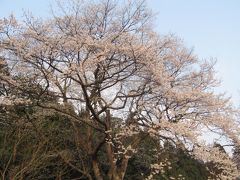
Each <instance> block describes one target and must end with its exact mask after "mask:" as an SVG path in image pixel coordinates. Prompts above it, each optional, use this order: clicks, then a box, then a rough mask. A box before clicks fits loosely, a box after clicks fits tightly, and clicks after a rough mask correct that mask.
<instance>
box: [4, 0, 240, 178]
mask: <svg viewBox="0 0 240 180" xmlns="http://www.w3.org/2000/svg"><path fill="white" fill-rule="evenodd" d="M58 5H59V6H58V7H59V9H58V10H57V11H54V13H53V16H52V18H51V19H47V20H42V19H39V18H36V17H33V16H31V15H29V16H27V17H26V19H25V21H24V22H18V21H17V20H16V19H15V18H14V17H13V16H11V17H9V18H6V19H2V20H0V56H1V63H2V62H3V60H4V61H5V62H8V65H9V69H10V70H11V71H10V73H11V74H12V75H14V76H15V77H21V78H22V79H24V80H22V81H21V82H19V81H18V79H16V78H15V79H14V78H12V79H11V78H9V76H8V77H6V76H5V78H2V77H1V82H2V83H5V84H8V86H14V87H15V88H16V89H17V90H18V91H20V92H23V93H28V94H29V95H34V96H35V97H36V98H35V100H34V101H33V102H31V103H33V104H35V105H36V106H38V107H41V108H43V109H45V110H46V111H49V110H51V111H56V112H58V113H61V114H63V115H64V116H68V118H69V120H70V121H72V123H74V124H78V125H79V124H84V126H86V127H87V130H86V133H85V137H86V138H85V139H84V140H82V139H81V137H79V144H80V147H81V148H82V149H84V151H85V152H86V155H87V156H89V157H91V166H92V169H93V172H94V177H95V178H96V179H98V180H101V179H103V177H104V176H105V175H104V173H105V172H103V170H102V169H101V162H100V161H99V152H100V151H101V150H103V151H104V152H105V153H106V156H107V162H108V164H109V168H108V170H107V172H106V176H107V177H108V178H109V179H116V180H118V179H123V178H124V174H125V172H126V169H127V165H128V160H129V158H131V156H132V155H133V154H134V153H138V147H139V144H141V141H142V140H143V139H144V137H147V136H152V137H154V138H157V139H158V140H159V142H161V143H162V144H164V143H165V142H171V143H173V144H174V145H175V146H176V147H180V148H182V149H184V150H186V151H188V152H189V153H190V154H191V155H192V156H193V157H195V158H199V159H201V160H203V161H204V162H208V161H215V162H221V163H220V164H221V166H223V168H224V169H225V170H224V171H223V174H222V177H235V176H237V174H235V172H234V168H235V165H234V163H233V162H232V161H231V160H230V159H228V158H224V157H225V155H222V154H221V152H219V151H218V149H214V148H210V147H212V146H209V145H207V144H206V143H204V142H203V141H202V140H201V139H202V138H201V137H202V136H203V135H204V134H203V132H205V131H203V130H209V131H212V132H213V133H218V134H220V135H221V136H222V137H225V138H227V139H228V141H229V142H235V143H238V142H239V134H238V130H239V124H238V123H237V122H236V121H235V119H234V118H235V116H234V114H235V110H234V109H233V108H232V107H231V104H230V103H229V99H227V98H225V97H224V94H216V93H214V87H216V86H217V85H218V84H219V82H218V81H217V80H216V79H215V77H214V69H213V66H214V63H213V62H209V61H203V60H200V59H199V58H198V57H197V56H195V55H194V54H193V53H192V51H191V50H189V49H187V48H186V47H184V44H183V42H182V41H181V39H179V38H177V37H175V36H173V35H166V36H162V35H159V34H158V33H156V32H155V31H153V28H152V13H151V11H150V10H148V8H147V7H146V4H145V2H144V1H131V0H130V1H127V3H125V4H123V3H122V2H120V1H119V2H118V1H111V0H102V1H100V2H89V1H84V0H79V1H71V3H70V4H67V5H66V4H62V3H59V4H58ZM26 82H31V83H33V84H36V85H37V86H40V87H41V90H39V91H31V89H30V88H31V87H28V86H26V85H24V83H26ZM49 92H52V94H51V96H53V97H54V98H57V99H58V103H57V104H56V103H49V102H44V101H41V99H42V97H44V96H45V95H46V93H49ZM1 101H2V103H30V102H29V101H28V99H26V98H25V99H21V98H20V99H19V98H16V97H15V96H11V95H8V94H6V95H5V96H3V98H2V99H1ZM80 113H81V114H84V115H82V116H79V114H80ZM113 117H115V118H116V117H117V118H118V119H120V120H121V121H120V122H118V123H117V124H116V123H115V121H114V118H113ZM140 135H141V136H140ZM79 136H80V135H79ZM158 153H159V152H157V151H156V154H155V155H157V154H158ZM162 166H170V165H169V164H168V163H167V160H162V162H159V163H157V164H153V165H152V169H153V173H152V174H151V175H149V179H150V178H153V177H154V174H157V173H161V169H162ZM88 178H89V177H88Z"/></svg>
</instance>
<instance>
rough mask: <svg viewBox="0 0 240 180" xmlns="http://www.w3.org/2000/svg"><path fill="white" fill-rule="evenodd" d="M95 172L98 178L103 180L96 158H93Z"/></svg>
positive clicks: (97, 179)
mask: <svg viewBox="0 0 240 180" xmlns="http://www.w3.org/2000/svg"><path fill="white" fill-rule="evenodd" d="M92 166H93V172H94V176H95V178H96V180H103V178H102V176H101V172H100V169H99V165H98V162H97V159H96V158H93V159H92Z"/></svg>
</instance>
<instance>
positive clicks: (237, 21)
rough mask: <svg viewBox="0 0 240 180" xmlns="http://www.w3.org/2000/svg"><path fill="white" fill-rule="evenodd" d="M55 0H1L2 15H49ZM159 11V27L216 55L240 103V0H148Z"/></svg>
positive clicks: (227, 87)
mask: <svg viewBox="0 0 240 180" xmlns="http://www.w3.org/2000/svg"><path fill="white" fill-rule="evenodd" d="M51 2H54V0H39V1H34V0H0V18H2V17H5V16H8V15H9V14H11V13H13V14H14V15H16V16H17V17H21V16H22V14H23V9H25V10H29V11H31V12H32V13H33V14H35V15H37V16H45V17H46V16H47V15H49V12H50V9H49V4H50V3H51ZM147 2H148V4H149V7H150V8H152V9H153V10H154V12H158V15H157V17H156V22H155V24H156V30H157V31H158V32H159V33H161V34H166V33H174V34H176V35H177V36H179V37H181V38H182V39H183V40H184V42H185V44H186V46H187V47H189V48H192V47H194V52H195V54H197V55H198V57H199V58H201V59H204V58H206V59H209V58H214V59H215V58H216V59H217V61H218V62H217V65H216V70H217V72H218V74H217V76H218V78H220V79H222V86H221V90H222V91H226V92H227V94H228V95H231V96H232V98H233V101H234V103H235V104H236V105H239V104H240V92H239V91H240V81H239V80H238V79H239V78H238V77H240V45H239V43H240V1H239V0H229V1H227V0H198V1H193V0H147Z"/></svg>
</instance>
